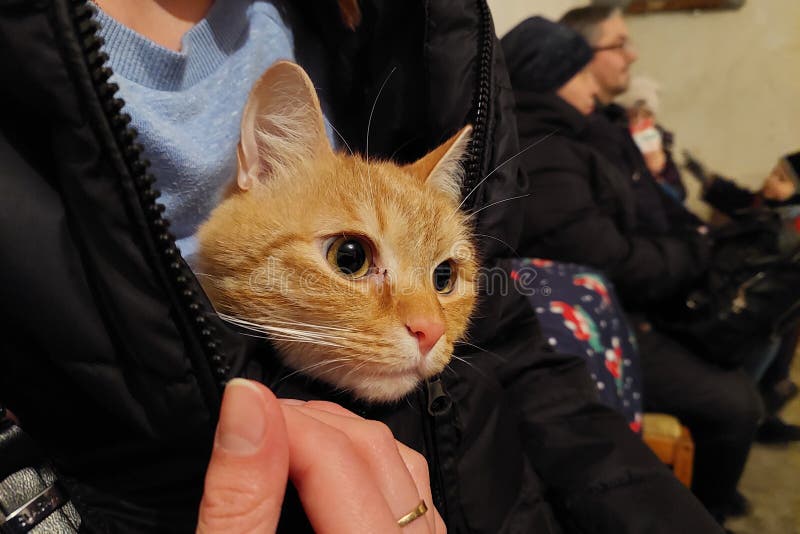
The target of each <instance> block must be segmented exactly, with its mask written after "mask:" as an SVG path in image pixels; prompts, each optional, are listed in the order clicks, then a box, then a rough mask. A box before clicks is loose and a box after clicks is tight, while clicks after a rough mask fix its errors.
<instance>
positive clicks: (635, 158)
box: [561, 6, 703, 234]
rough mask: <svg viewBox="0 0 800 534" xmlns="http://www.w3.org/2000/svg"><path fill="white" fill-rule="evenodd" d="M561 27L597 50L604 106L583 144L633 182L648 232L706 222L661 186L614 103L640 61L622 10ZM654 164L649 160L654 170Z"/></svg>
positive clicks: (588, 13)
mask: <svg viewBox="0 0 800 534" xmlns="http://www.w3.org/2000/svg"><path fill="white" fill-rule="evenodd" d="M561 23H562V24H564V25H566V26H568V27H570V28H572V29H573V30H575V31H577V32H578V33H580V34H581V35H582V36H583V37H584V38H585V39H586V40H587V41H588V42H589V44H590V45H591V47H592V49H593V50H594V52H595V55H594V58H593V60H592V62H591V63H590V64H589V70H590V71H591V72H592V74H593V75H594V77H595V78H596V79H597V84H598V93H597V97H598V100H599V102H600V106H598V109H597V111H596V112H595V113H594V114H593V115H592V117H591V120H590V121H589V123H588V125H587V128H586V132H585V135H584V137H585V140H586V142H587V143H589V144H590V145H592V146H593V147H594V148H595V149H596V150H598V151H599V152H600V153H601V154H603V155H604V156H605V157H606V158H607V159H608V160H609V161H610V162H611V163H612V164H613V165H614V166H616V167H617V168H618V169H621V170H622V172H623V173H624V174H625V175H626V176H627V177H628V178H629V179H630V180H631V181H632V182H633V191H634V194H635V202H636V212H637V216H638V220H639V223H640V225H641V226H642V229H643V230H644V231H651V232H653V233H656V234H661V233H664V232H667V231H669V230H671V229H676V230H677V229H684V228H685V229H690V230H694V229H695V228H697V227H699V226H702V224H703V222H702V221H701V220H700V219H698V218H697V217H696V216H694V215H693V214H692V213H691V212H689V211H688V210H687V209H686V208H684V207H683V205H681V203H680V202H679V201H676V199H675V198H674V196H673V195H671V194H668V193H667V192H665V191H664V189H663V188H662V187H660V186H659V184H658V181H657V179H656V177H655V176H654V175H653V173H652V172H651V169H650V167H649V166H648V162H647V161H646V160H645V158H644V156H642V152H641V151H640V150H639V147H638V146H637V145H636V142H635V141H634V139H633V137H632V136H631V133H630V123H629V120H628V112H627V111H626V110H625V108H623V107H622V106H620V105H618V104H615V103H614V99H615V98H617V97H618V96H620V95H622V94H623V93H624V92H625V91H626V90H627V89H628V86H629V85H630V80H631V76H630V66H631V65H632V64H633V63H634V62H635V61H636V60H637V59H638V57H639V56H638V54H637V53H636V50H635V49H634V47H633V44H632V43H631V40H630V36H629V34H628V28H627V27H626V25H625V21H624V19H623V18H622V12H621V11H620V10H619V9H618V8H614V7H608V6H590V7H585V8H577V9H573V10H571V11H569V12H567V13H566V14H565V15H564V17H563V18H562V19H561ZM654 163H658V162H655V161H651V162H650V165H651V166H652V165H653V164H654Z"/></svg>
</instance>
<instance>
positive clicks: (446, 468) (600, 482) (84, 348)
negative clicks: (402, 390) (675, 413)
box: [0, 0, 715, 533]
mask: <svg viewBox="0 0 800 534" xmlns="http://www.w3.org/2000/svg"><path fill="white" fill-rule="evenodd" d="M294 7H295V8H296V11H295V12H294V13H293V14H292V16H293V17H297V19H296V21H295V22H296V23H297V24H299V25H300V26H302V27H303V28H306V29H307V30H308V31H309V32H310V33H311V34H314V35H316V36H317V37H318V40H317V44H316V48H315V47H314V45H313V44H310V45H309V48H308V49H306V50H299V51H298V57H299V60H300V61H301V62H302V63H305V64H306V66H307V67H308V68H309V70H310V71H311V72H314V70H315V68H316V69H319V68H320V67H321V66H322V67H323V68H324V67H328V78H327V80H328V85H327V87H323V90H326V91H328V93H326V94H325V95H324V98H325V99H326V100H327V101H328V103H329V106H330V107H331V109H332V117H333V122H334V124H336V125H337V127H339V128H340V130H342V133H343V134H344V135H345V137H346V138H348V139H349V140H350V141H351V143H352V146H353V148H354V149H359V150H363V149H364V148H365V147H364V136H363V132H364V130H365V126H366V124H367V120H368V118H369V116H370V112H371V107H372V103H373V102H374V101H375V97H376V95H377V94H378V92H379V89H380V87H381V85H382V84H383V82H384V80H386V77H387V75H388V74H389V72H390V71H391V69H392V68H394V67H397V71H396V72H395V74H394V75H393V76H392V79H391V83H387V84H386V87H385V89H384V91H383V93H382V95H381V98H380V100H379V102H378V104H377V107H376V109H375V114H374V116H373V124H374V125H380V126H381V127H380V128H378V127H376V128H373V130H372V132H373V134H374V135H372V136H371V138H370V153H372V154H381V155H385V156H389V155H391V154H392V153H394V152H395V151H396V150H397V148H398V146H403V145H404V143H405V145H404V146H405V148H403V149H401V150H400V151H399V152H398V154H399V155H398V157H399V158H400V159H407V160H411V159H413V158H414V157H416V156H418V155H420V154H422V153H423V152H424V151H426V150H428V149H430V148H432V147H433V146H435V145H436V144H438V143H439V142H440V141H442V140H443V139H445V138H446V137H447V136H448V135H450V134H451V133H453V132H454V131H456V129H457V128H458V127H459V126H461V125H463V124H464V123H466V122H471V123H473V124H474V126H475V136H474V140H473V142H472V144H471V148H470V160H469V161H468V162H467V174H468V178H467V182H466V184H465V195H467V194H468V193H471V194H469V198H468V200H467V201H466V202H465V206H466V207H467V208H468V209H471V210H474V211H475V212H476V216H475V220H476V221H477V227H478V232H479V233H480V234H483V235H486V236H492V237H491V238H486V239H485V240H484V241H483V242H482V243H481V245H482V247H481V248H482V252H483V254H484V257H485V259H486V261H487V262H488V263H490V264H496V265H502V264H503V262H504V257H507V256H508V255H510V254H511V252H510V251H509V250H508V249H507V248H506V247H507V246H509V245H510V246H511V247H514V246H515V245H516V244H518V241H519V234H520V229H521V225H520V224H519V218H518V217H519V215H520V211H519V210H518V209H516V208H514V207H511V203H500V204H497V206H500V207H497V208H489V206H490V205H491V204H492V203H494V202H498V201H502V200H505V199H507V198H509V197H511V196H514V195H515V194H517V193H518V191H519V187H520V184H521V183H524V176H523V175H522V174H520V173H519V172H517V171H518V168H517V167H516V165H515V164H513V163H512V164H508V165H505V166H501V167H500V168H499V170H497V172H494V173H493V174H491V176H490V177H489V178H488V179H486V180H485V181H482V179H483V177H484V176H487V175H488V174H489V173H490V171H491V170H492V169H495V168H496V167H498V166H499V165H500V163H501V162H503V161H506V160H507V159H508V158H509V157H510V156H512V155H514V154H515V153H516V151H517V146H518V144H517V137H516V126H515V123H514V116H513V113H512V105H513V104H512V97H511V93H510V90H509V85H508V82H507V78H506V76H505V73H504V70H503V64H502V55H501V53H500V52H499V49H498V47H497V46H496V41H495V38H494V33H493V27H492V22H491V17H490V15H489V12H488V8H487V6H486V3H485V2H483V1H481V2H478V3H477V7H476V5H475V3H473V2H466V1H460V0H449V1H442V2H436V3H427V2H425V3H422V2H419V3H418V2H413V3H412V2H402V3H400V2H389V1H380V0H373V1H364V2H361V7H362V10H363V14H364V20H363V22H362V24H361V26H360V27H359V29H358V30H357V31H356V32H349V31H348V30H345V29H344V28H340V27H338V25H337V24H335V22H334V21H337V20H338V16H339V15H338V12H337V8H336V4H335V2H332V1H324V2H323V1H319V0H316V1H313V2H312V1H311V0H306V1H303V2H295V3H294ZM309 42H310V43H313V40H311V41H309ZM98 46H99V43H98V42H97V40H96V38H95V37H94V30H93V28H92V24H91V22H89V12H88V9H87V7H86V4H85V2H83V1H82V0H38V1H33V2H27V1H17V0H11V1H5V2H2V3H0V49H1V50H2V51H3V53H2V54H0V72H2V77H3V80H4V83H3V84H2V85H0V105H1V106H2V110H0V132H1V133H2V136H1V137H0V176H2V180H1V181H0V188H1V189H0V193H2V194H0V218H2V224H0V246H2V249H3V257H4V262H3V267H2V270H0V272H1V273H2V279H0V287H2V292H3V293H2V295H0V296H1V297H2V302H3V306H2V316H0V317H1V318H2V324H3V335H2V336H0V399H2V400H3V402H5V403H6V404H7V405H8V406H9V407H10V408H11V409H12V410H13V411H14V412H15V413H16V414H17V415H18V416H19V417H20V419H21V420H22V424H23V426H24V428H25V430H26V431H28V432H29V433H30V434H31V435H32V436H33V437H34V438H35V439H36V440H37V441H38V442H39V443H40V444H41V445H42V446H43V447H44V448H45V449H46V452H47V454H48V455H49V456H50V457H51V458H52V459H53V461H54V464H55V467H56V469H57V471H58V473H59V475H60V478H61V480H62V483H63V484H64V486H65V487H66V489H67V490H68V492H69V494H70V495H71V497H72V498H73V500H74V501H75V503H76V505H77V506H78V508H79V509H80V510H81V512H82V514H83V518H84V527H85V529H86V531H87V532H109V531H113V532H156V531H164V532H183V531H186V532H189V531H192V530H193V529H194V522H195V519H196V513H197V504H198V502H199V498H200V493H201V488H202V479H203V474H204V471H205V466H206V462H207V459H208V455H209V452H210V445H211V441H212V435H213V429H214V424H215V420H216V417H217V412H218V407H219V400H220V386H221V383H223V382H224V380H225V379H227V378H228V377H230V376H233V375H244V376H249V377H253V378H257V379H260V380H263V381H264V382H266V383H268V384H270V385H271V386H273V387H274V388H275V389H276V393H277V394H278V395H280V396H295V397H301V398H315V397H324V398H331V399H333V400H337V401H339V402H342V403H343V404H345V405H346V406H348V407H350V408H351V409H354V410H356V411H358V412H360V413H362V414H365V415H367V416H369V417H375V418H379V419H382V420H384V421H386V422H387V423H388V424H389V425H390V426H391V428H392V430H393V431H394V432H395V435H396V436H397V437H398V439H400V440H402V441H404V442H406V443H408V444H409V445H411V446H412V447H414V448H416V449H417V450H420V451H421V452H423V454H425V455H426V457H427V458H428V460H429V463H430V468H431V477H432V486H433V491H434V496H435V497H434V498H435V501H436V503H435V504H436V506H437V507H438V508H439V510H440V511H441V512H442V515H443V517H444V518H445V520H446V521H447V523H448V526H449V529H450V532H486V533H495V532H560V531H561V530H562V527H564V528H566V529H568V530H571V531H576V532H659V531H662V532H668V531H669V532H671V531H675V532H684V531H691V532H712V531H715V524H714V523H713V522H712V521H711V519H710V517H709V516H707V515H706V514H705V512H704V511H703V510H702V508H701V507H700V505H699V503H698V502H697V501H696V500H695V499H694V498H693V497H692V496H691V495H690V494H689V493H688V492H687V491H686V490H685V489H683V488H682V487H681V486H680V485H679V484H678V482H677V481H676V480H675V479H674V478H673V477H672V476H671V475H670V474H669V472H668V471H667V470H666V469H665V468H664V467H663V466H661V465H660V464H659V463H658V462H657V460H656V459H655V457H654V456H653V455H652V454H650V452H649V451H648V450H647V449H646V448H645V447H644V446H643V445H642V444H641V443H640V442H639V441H638V440H637V438H635V436H634V435H633V434H631V433H629V432H628V431H627V428H626V425H625V423H624V421H623V420H622V418H621V417H619V416H618V415H617V414H615V413H613V412H611V411H610V410H609V409H607V408H605V407H603V406H601V405H599V404H598V402H597V401H596V399H595V398H594V392H593V387H592V384H591V382H590V381H589V380H588V377H587V376H586V370H585V367H584V366H583V364H582V361H581V359H580V358H578V357H571V356H565V355H559V354H555V353H552V352H551V351H549V350H548V349H547V348H546V347H545V348H543V347H541V340H540V339H539V336H538V334H537V326H536V321H535V316H534V313H533V311H532V310H531V309H530V308H529V306H528V304H527V302H526V301H525V299H524V297H523V296H521V295H514V294H512V295H508V296H504V297H500V296H498V297H487V298H484V300H483V302H482V305H481V309H480V310H479V312H478V317H479V319H477V320H476V323H475V327H474V329H473V333H472V336H473V342H474V344H475V345H477V346H480V347H481V348H482V349H483V350H482V351H478V350H476V351H475V352H474V354H468V353H466V352H465V354H464V356H465V357H469V358H470V361H471V363H473V365H474V366H466V365H462V364H460V363H456V364H454V365H453V367H452V371H453V372H447V373H445V374H444V376H443V378H442V380H441V381H432V382H431V383H429V384H428V385H427V386H426V387H425V388H423V390H422V391H421V392H419V394H416V395H412V396H411V397H410V398H409V399H408V402H402V403H398V405H396V406H389V407H382V408H375V407H364V406H360V405H358V404H356V403H354V402H352V400H350V399H348V398H346V397H342V396H337V395H335V394H333V393H332V392H330V391H328V390H327V388H326V387H324V386H322V385H318V384H310V383H308V382H307V381H305V380H303V379H299V378H297V377H295V379H293V380H281V378H282V377H283V376H285V370H284V369H281V368H280V366H279V365H277V364H276V363H275V361H276V360H275V358H273V357H272V354H271V351H270V349H269V347H267V346H265V345H263V344H255V345H253V344H251V343H247V342H246V341H245V340H244V339H243V338H242V337H240V336H238V335H237V334H236V333H235V332H233V331H231V330H229V329H228V328H227V327H226V325H225V324H224V323H222V322H221V321H220V320H219V319H218V318H217V317H216V316H215V315H213V314H212V313H211V312H210V309H209V307H208V304H207V302H206V299H205V297H204V295H203V293H202V291H201V289H200V287H199V285H198V284H197V283H196V281H195V279H194V276H193V274H192V273H191V271H190V270H189V269H188V268H187V267H186V265H185V263H184V262H183V260H182V259H181V257H180V255H179V254H178V253H177V251H176V249H175V247H174V240H173V238H172V236H171V235H170V234H169V233H168V222H167V219H166V218H165V217H164V214H163V213H162V209H161V208H160V207H159V205H158V204H157V201H156V198H157V193H156V191H155V190H154V188H153V179H152V177H150V176H149V175H148V173H147V168H146V165H145V164H144V163H143V161H142V160H141V158H140V156H139V153H140V150H139V149H138V148H137V146H136V144H135V139H134V136H133V134H132V132H131V131H130V130H129V129H128V128H127V126H126V120H125V117H124V115H122V114H120V112H119V111H120V105H121V104H120V102H119V101H118V100H117V99H116V98H115V97H114V88H113V86H110V85H109V84H108V83H107V80H108V77H109V75H110V71H109V70H108V69H107V68H106V67H105V66H104V64H103V63H104V60H103V57H102V55H100V54H98ZM320 57H323V58H324V61H320V59H319V58H320ZM313 58H316V63H315V64H312V63H314V61H313ZM479 183H480V185H479ZM473 188H475V191H474V192H472V189H473ZM484 208H485V209H484ZM479 210H483V211H480V212H479ZM1 460H2V459H0V469H5V470H6V471H7V470H8V469H9V468H10V467H9V466H8V465H2V463H3V462H2V461H1ZM2 475H3V473H0V476H2ZM286 506H287V508H286V511H285V513H284V515H283V516H282V528H283V529H285V530H286V531H289V532H301V531H302V522H303V518H302V514H301V513H300V512H299V511H298V505H297V502H296V500H293V498H292V496H291V495H290V496H289V497H288V498H287V505H286ZM675 510H681V513H680V514H677V516H676V514H674V511H675ZM554 512H555V513H554ZM556 515H557V516H558V517H557V518H556Z"/></svg>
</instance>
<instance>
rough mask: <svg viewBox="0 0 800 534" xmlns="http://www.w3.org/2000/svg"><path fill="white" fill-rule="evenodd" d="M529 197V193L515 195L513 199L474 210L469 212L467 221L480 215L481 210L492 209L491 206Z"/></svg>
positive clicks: (499, 201)
mask: <svg viewBox="0 0 800 534" xmlns="http://www.w3.org/2000/svg"><path fill="white" fill-rule="evenodd" d="M529 196H531V194H530V193H527V194H525V195H517V196H515V197H510V198H504V199H503V200H498V201H496V202H492V203H491V204H489V205H488V206H484V207H482V208H481V209H479V210H475V211H473V212H471V213H470V214H469V215H468V216H467V219H471V218H472V217H474V216H475V215H477V214H479V213H480V212H482V211H483V210H488V209H489V208H491V207H493V206H497V205H498V204H502V203H503V202H509V201H511V200H517V199H520V198H525V197H529Z"/></svg>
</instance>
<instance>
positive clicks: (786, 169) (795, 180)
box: [684, 151, 800, 231]
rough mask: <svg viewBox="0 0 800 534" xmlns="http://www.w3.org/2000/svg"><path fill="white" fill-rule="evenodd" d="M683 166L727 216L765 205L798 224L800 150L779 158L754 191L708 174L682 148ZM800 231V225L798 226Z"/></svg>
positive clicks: (709, 201)
mask: <svg viewBox="0 0 800 534" xmlns="http://www.w3.org/2000/svg"><path fill="white" fill-rule="evenodd" d="M684 157H685V158H686V169H687V170H688V171H689V172H690V173H691V174H692V176H694V177H695V178H696V179H697V180H698V181H700V183H701V184H702V186H703V192H704V194H703V199H704V200H705V201H706V202H708V203H709V204H711V205H712V206H713V207H714V208H716V209H718V210H719V211H721V212H723V213H725V214H726V215H729V216H735V214H736V212H738V211H741V210H745V209H749V208H758V207H766V208H770V209H774V210H777V211H779V212H780V214H781V216H782V218H783V219H784V220H787V219H793V220H794V221H796V223H797V224H798V225H800V151H799V152H794V153H792V154H787V155H785V156H783V157H781V158H780V159H779V160H778V163H776V164H775V167H773V169H772V171H770V173H769V174H768V175H767V177H766V178H765V179H764V184H763V185H762V186H761V189H759V190H758V191H756V192H753V191H750V190H749V189H745V188H743V187H740V186H738V185H737V184H736V183H735V182H734V181H733V180H730V179H728V178H724V177H722V176H720V175H719V174H714V173H712V174H710V175H709V174H708V173H707V172H706V171H705V169H704V168H703V166H702V165H701V164H700V162H698V161H697V160H696V159H694V157H692V155H691V154H689V153H688V152H686V151H684ZM797 229H798V231H800V226H798V228H797Z"/></svg>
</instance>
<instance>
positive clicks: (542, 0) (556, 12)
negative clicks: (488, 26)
mask: <svg viewBox="0 0 800 534" xmlns="http://www.w3.org/2000/svg"><path fill="white" fill-rule="evenodd" d="M488 1H489V8H490V9H491V10H492V16H493V17H494V26H495V29H496V30H497V35H500V36H501V37H502V36H503V35H504V34H505V33H506V32H507V31H508V30H510V29H511V28H513V27H514V26H515V25H516V24H517V23H519V22H521V21H522V20H523V19H525V18H527V17H531V16H533V15H542V16H543V17H547V18H549V19H558V18H560V17H561V15H563V14H564V13H566V12H567V11H568V10H570V9H572V8H573V7H577V6H583V5H587V4H589V0H488Z"/></svg>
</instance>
